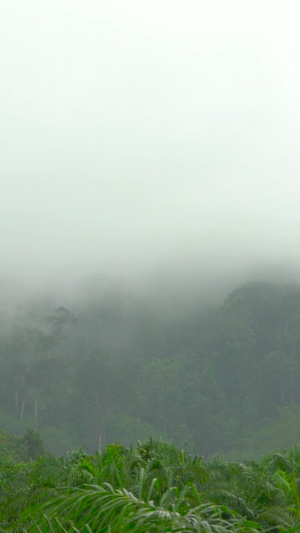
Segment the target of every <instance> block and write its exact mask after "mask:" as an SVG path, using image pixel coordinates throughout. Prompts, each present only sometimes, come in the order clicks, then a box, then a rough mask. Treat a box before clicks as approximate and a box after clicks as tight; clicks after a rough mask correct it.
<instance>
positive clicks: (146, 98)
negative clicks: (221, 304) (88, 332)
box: [0, 0, 300, 284]
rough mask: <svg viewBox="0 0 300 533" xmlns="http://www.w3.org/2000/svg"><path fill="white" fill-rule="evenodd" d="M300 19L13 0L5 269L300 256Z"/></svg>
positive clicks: (64, 270) (91, 269)
mask: <svg viewBox="0 0 300 533" xmlns="http://www.w3.org/2000/svg"><path fill="white" fill-rule="evenodd" d="M299 11H300V7H299V6H298V2H296V1H289V0H287V1H285V2H282V1H280V2H278V1H277V2H276V1H274V0H273V1H269V0H267V1H266V0H265V1H264V0H260V1H253V0H251V2H250V1H241V0H238V1H232V0H227V1H226V2H225V1H224V0H222V1H212V0H209V1H208V0H206V1H205V2H203V1H201V0H185V1H182V0H180V1H176V0H172V1H171V0H170V1H168V0H159V1H158V0H152V1H151V2H144V1H142V0H136V1H133V0H126V1H125V0H108V1H104V0H103V1H101V0H85V1H83V0H80V1H79V0H51V1H49V0H47V1H46V0H40V1H38V0H36V1H34V0H26V1H24V0H10V1H9V2H3V5H2V7H1V13H0V26H1V27H0V43H1V44H0V50H1V71H0V77H1V83H0V109H1V122H0V124H1V128H0V130H1V159H0V167H1V195H0V209H1V270H0V272H1V273H2V274H3V275H4V276H10V278H11V279H13V278H14V277H16V279H17V278H19V277H20V276H21V275H22V276H23V277H24V278H25V279H30V280H37V281H38V283H41V284H47V283H48V281H49V280H51V279H52V280H53V279H54V278H55V277H56V276H58V277H60V278H62V279H67V278H68V277H70V276H71V277H72V276H73V275H77V276H86V275H89V274H95V273H96V272H97V271H99V270H100V271H102V270H104V271H111V272H114V273H117V274H121V275H122V274H123V272H125V274H126V272H128V271H129V272H134V273H136V272H139V271H145V270H146V271H147V272H148V271H149V272H151V270H152V269H155V268H156V266H157V265H160V264H164V265H169V267H168V268H170V270H172V269H175V270H176V268H178V265H179V266H180V265H181V264H184V263H185V262H186V261H187V262H189V263H190V264H191V265H192V264H197V262H199V261H200V262H201V261H204V262H206V261H208V263H209V264H212V265H214V269H216V265H222V264H231V263H232V264H244V263H247V262H248V261H249V262H251V261H253V260H256V259H257V260H264V259H266V260H270V261H272V260H274V261H277V262H279V263H280V262H281V261H285V260H298V259H299V256H300V248H299V246H298V244H299V240H300V238H299V228H300V207H299V199H300V176H299V169H300V151H299V132H300V69H299V49H300V32H299V15H300V12H299Z"/></svg>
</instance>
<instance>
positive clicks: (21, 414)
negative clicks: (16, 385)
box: [20, 396, 27, 422]
mask: <svg viewBox="0 0 300 533" xmlns="http://www.w3.org/2000/svg"><path fill="white" fill-rule="evenodd" d="M26 401H27V396H25V397H24V400H23V402H22V405H21V411H20V421H21V422H22V420H23V418H24V409H25V405H26Z"/></svg>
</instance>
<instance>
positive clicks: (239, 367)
mask: <svg viewBox="0 0 300 533" xmlns="http://www.w3.org/2000/svg"><path fill="white" fill-rule="evenodd" d="M1 316H2V323H1V339H0V368H1V372H0V405H1V413H0V427H1V428H3V429H4V430H7V431H10V432H11V433H14V434H16V435H19V436H20V437H22V438H23V435H24V434H25V432H26V431H27V429H28V428H34V429H35V430H36V431H38V433H39V434H40V435H41V436H42V438H43V440H44V442H45V446H46V448H47V449H48V450H49V451H51V452H52V453H54V454H56V455H62V454H65V453H66V452H67V451H68V450H71V449H74V448H77V447H78V446H83V447H84V448H85V449H86V450H87V451H88V452H89V453H94V452H95V451H96V450H99V449H101V448H102V447H103V446H105V445H106V444H107V443H111V442H116V441H118V442H122V443H123V444H124V445H125V446H128V445H130V444H134V443H135V442H136V440H137V439H140V440H146V439H148V438H149V437H150V436H152V437H156V436H158V435H160V436H161V437H162V438H163V439H165V440H168V441H174V442H175V443H177V444H178V445H179V446H184V447H185V448H186V449H187V450H190V451H191V452H195V451H197V453H199V454H200V455H204V456H205V457H208V456H211V455H213V454H216V453H221V454H224V455H227V457H233V458H238V457H243V456H245V457H246V456H253V455H255V454H258V453H264V452H266V451H269V450H272V449H275V448H278V447H284V446H289V445H290V444H293V443H295V442H296V441H297V439H298V432H299V431H300V388H299V386H298V384H299V381H300V289H299V287H297V286H294V285H293V286H279V285H275V284H271V283H265V282H259V283H258V282H253V283H248V284H245V285H243V286H241V287H239V288H237V289H236V290H234V291H233V292H231V294H229V296H228V298H227V299H226V300H225V301H224V303H223V304H222V305H219V306H217V307H215V308H213V309H212V308H211V307H210V308H209V307H208V306H207V305H206V304H204V303H203V301H201V299H199V300H197V301H196V299H193V300H191V303H190V304H187V303H186V302H185V305H183V306H181V305H180V301H179V300H176V302H175V303H174V302H172V301H168V299H167V298H165V299H161V301H159V302H158V301H154V300H153V301H152V302H150V300H149V301H148V300H147V299H146V298H144V299H143V298H137V297H133V296H132V295H131V294H126V295H124V294H122V293H121V292H120V294H119V293H117V292H115V293H112V294H110V295H108V294H107V293H106V294H105V295H103V296H102V295H97V296H95V297H94V298H93V299H90V300H88V299H86V300H84V301H81V303H76V304H74V305H73V306H72V308H70V309H69V307H68V306H67V308H66V307H64V302H55V303H54V305H53V302H52V303H49V302H46V303H43V302H35V303H34V304H33V303H31V304H26V305H24V304H23V305H22V306H19V307H18V306H15V307H14V308H10V310H9V313H8V312H6V309H5V307H4V306H3V307H2V315H1Z"/></svg>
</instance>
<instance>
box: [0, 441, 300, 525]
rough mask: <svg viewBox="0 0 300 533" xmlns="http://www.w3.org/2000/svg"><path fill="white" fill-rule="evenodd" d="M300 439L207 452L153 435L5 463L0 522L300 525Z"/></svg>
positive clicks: (1, 476)
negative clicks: (295, 443)
mask: <svg viewBox="0 0 300 533" xmlns="http://www.w3.org/2000/svg"><path fill="white" fill-rule="evenodd" d="M299 488H300V448H298V447H295V448H293V449H291V450H287V451H283V452H280V453H279V452H276V453H272V454H269V455H266V456H264V457H262V458H261V459H260V460H258V461H255V462H254V461H251V462H250V461H249V462H244V463H235V462H228V461H224V460H221V459H220V458H216V459H214V460H213V461H211V462H205V461H204V460H203V458H201V457H197V456H196V457H192V456H191V455H189V454H186V453H185V452H184V451H182V450H180V449H178V448H176V447H175V446H174V445H170V444H166V443H163V442H160V441H154V440H151V439H150V440H149V441H148V442H146V443H144V444H140V443H139V444H138V446H137V447H136V448H126V447H124V446H122V445H119V444H112V445H108V446H106V448H105V449H104V450H103V451H102V453H97V454H95V455H92V456H91V455H88V454H87V453H86V452H85V451H84V450H83V449H79V450H77V451H74V452H72V453H70V454H69V455H68V458H67V459H63V458H60V459H57V458H55V457H52V456H42V457H39V458H38V459H37V460H35V461H31V462H27V463H18V462H16V460H15V459H14V458H11V457H6V458H5V460H3V461H2V462H1V468H0V508H1V511H0V521H1V527H0V531H11V532H15V533H19V532H30V533H34V532H42V533H47V532H55V533H62V532H68V533H69V532H80V533H91V532H93V533H102V532H103V533H104V532H105V533H127V532H128V533H129V532H130V533H137V532H141V533H142V532H150V533H164V532H177V533H179V532H186V533H189V532H191V533H192V532H207V533H225V532H244V533H246V532H256V531H262V532H264V531H266V532H267V531H268V532H271V533H277V532H278V533H279V532H283V531H289V532H290V533H292V531H297V530H300V492H299Z"/></svg>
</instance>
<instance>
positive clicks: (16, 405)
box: [15, 385, 19, 409]
mask: <svg viewBox="0 0 300 533" xmlns="http://www.w3.org/2000/svg"><path fill="white" fill-rule="evenodd" d="M18 392H19V391H18V385H17V386H16V392H15V407H16V409H18V400H19V394H18Z"/></svg>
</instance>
